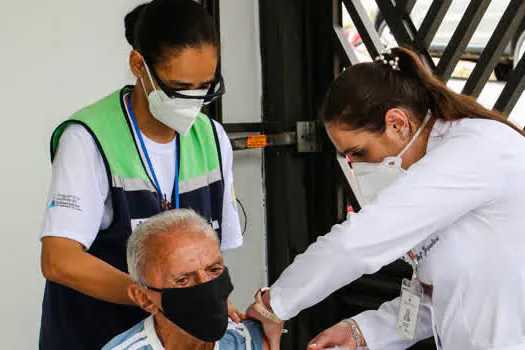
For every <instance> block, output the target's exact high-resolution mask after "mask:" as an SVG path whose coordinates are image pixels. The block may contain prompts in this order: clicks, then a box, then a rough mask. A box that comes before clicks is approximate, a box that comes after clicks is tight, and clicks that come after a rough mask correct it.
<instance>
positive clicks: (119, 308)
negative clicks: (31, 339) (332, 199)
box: [40, 0, 242, 350]
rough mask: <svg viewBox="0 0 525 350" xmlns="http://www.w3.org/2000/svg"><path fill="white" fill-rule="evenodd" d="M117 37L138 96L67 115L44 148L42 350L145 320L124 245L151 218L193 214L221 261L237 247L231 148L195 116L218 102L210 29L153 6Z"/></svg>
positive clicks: (181, 10) (190, 4)
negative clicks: (212, 234) (212, 237)
mask: <svg viewBox="0 0 525 350" xmlns="http://www.w3.org/2000/svg"><path fill="white" fill-rule="evenodd" d="M125 26H126V38H127V40H128V42H129V43H130V44H131V45H132V47H133V50H132V52H131V54H130V59H129V62H130V68H131V71H132V73H133V74H134V75H135V77H136V78H137V80H136V84H135V86H125V87H124V88H122V89H120V90H118V91H116V92H114V93H112V94H110V95H109V96H107V97H105V98H103V99H101V100H99V101H98V102H96V103H94V104H92V105H90V106H88V107H85V108H83V109H81V110H80V111H78V112H76V113H74V114H73V116H72V117H71V118H70V119H69V120H67V121H66V122H64V123H62V124H61V125H60V126H59V127H58V128H57V129H56V130H55V132H54V133H53V136H52V138H51V158H52V161H53V174H52V180H51V188H50V191H49V206H48V208H47V210H46V212H45V219H44V224H43V230H42V271H43V273H44V276H45V277H46V279H47V283H46V288H45V295H44V302H43V310H42V325H41V331H40V348H41V349H52V350H60V349H67V350H70V349H75V350H78V349H100V348H101V347H102V346H103V345H104V344H105V343H106V342H107V341H109V340H110V339H111V338H112V337H113V336H114V335H115V334H119V333H121V332H122V331H125V330H126V329H128V328H130V327H131V326H133V325H134V324H135V323H137V322H139V321H140V320H141V319H143V318H144V317H145V316H146V315H145V314H144V313H143V312H142V311H141V310H140V309H139V308H137V307H134V306H131V305H133V303H132V301H131V300H130V298H129V297H128V295H127V287H128V285H130V284H131V283H132V280H131V278H130V276H129V275H128V274H127V268H126V242H127V239H128V237H129V236H130V234H131V232H132V230H133V229H134V228H135V227H136V226H137V225H139V224H140V223H141V222H143V221H144V220H147V219H148V218H149V217H151V216H153V215H155V214H157V213H159V212H162V211H165V210H170V209H171V208H191V209H194V210H195V211H197V212H199V214H201V215H202V216H203V217H205V218H207V219H208V220H209V222H210V223H211V225H212V226H213V228H214V229H215V230H216V232H217V235H218V237H219V239H220V240H221V249H222V250H227V249H232V248H237V247H239V246H241V245H242V235H241V230H240V225H239V218H238V214H237V209H236V206H235V199H234V194H233V193H234V192H233V185H232V184H233V178H232V158H233V154H232V149H231V146H230V143H229V139H228V137H227V135H226V134H225V132H224V130H223V128H222V127H221V126H220V125H219V124H218V123H216V122H215V121H212V120H211V119H209V118H208V117H207V116H206V115H204V114H202V113H201V109H202V107H203V106H204V105H206V104H209V103H211V102H212V101H214V100H215V99H216V98H217V97H219V96H221V95H222V94H223V93H224V85H223V81H222V77H221V76H220V74H218V73H217V62H218V55H219V37H218V34H217V32H216V29H215V26H214V23H213V20H212V18H211V17H210V16H209V15H208V14H207V13H206V11H205V10H204V9H203V8H202V7H201V6H200V5H199V4H198V3H196V2H195V1H193V0H153V1H152V2H150V3H147V4H143V5H140V6H138V7H137V8H136V9H134V10H133V11H132V12H130V13H129V14H128V15H127V16H126V18H125ZM230 316H231V317H232V318H233V319H234V320H238V318H239V317H240V316H242V315H240V314H238V313H237V311H236V310H235V309H234V308H233V307H231V310H230Z"/></svg>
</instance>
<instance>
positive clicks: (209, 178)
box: [179, 168, 222, 194]
mask: <svg viewBox="0 0 525 350" xmlns="http://www.w3.org/2000/svg"><path fill="white" fill-rule="evenodd" d="M221 179H222V176H221V169H219V168H217V169H213V170H212V171H210V172H208V173H206V174H204V175H201V176H197V177H194V178H193V179H189V180H180V181H179V193H180V194H182V193H188V192H191V191H195V190H198V189H199V188H203V187H207V186H208V185H210V184H212V183H214V182H217V181H220V180H221Z"/></svg>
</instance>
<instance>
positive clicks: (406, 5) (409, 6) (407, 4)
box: [400, 0, 416, 14]
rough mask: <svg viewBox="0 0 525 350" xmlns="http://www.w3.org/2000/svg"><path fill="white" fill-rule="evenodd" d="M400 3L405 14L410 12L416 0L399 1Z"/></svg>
mask: <svg viewBox="0 0 525 350" xmlns="http://www.w3.org/2000/svg"><path fill="white" fill-rule="evenodd" d="M400 5H402V6H404V7H403V9H404V11H405V12H406V13H407V14H410V13H411V12H412V9H413V8H414V6H415V5H416V0H405V1H404V3H403V1H400Z"/></svg>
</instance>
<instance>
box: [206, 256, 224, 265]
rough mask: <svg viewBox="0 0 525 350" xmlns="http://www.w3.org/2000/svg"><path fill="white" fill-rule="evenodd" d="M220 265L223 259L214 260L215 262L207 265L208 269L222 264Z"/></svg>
mask: <svg viewBox="0 0 525 350" xmlns="http://www.w3.org/2000/svg"><path fill="white" fill-rule="evenodd" d="M222 263H223V259H222V257H218V258H217V260H215V261H214V262H212V263H211V264H210V265H208V267H213V266H214V265H217V264H222Z"/></svg>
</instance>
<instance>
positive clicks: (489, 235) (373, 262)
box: [270, 119, 525, 350]
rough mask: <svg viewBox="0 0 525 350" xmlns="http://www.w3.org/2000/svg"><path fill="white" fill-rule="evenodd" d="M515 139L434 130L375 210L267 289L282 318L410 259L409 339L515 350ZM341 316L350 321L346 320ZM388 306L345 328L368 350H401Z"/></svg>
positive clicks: (524, 297) (521, 339)
mask: <svg viewBox="0 0 525 350" xmlns="http://www.w3.org/2000/svg"><path fill="white" fill-rule="evenodd" d="M524 182H525V137H523V136H521V135H519V134H518V133H517V132H516V131H514V130H512V129H511V128H509V127H508V126H505V125H504V124H502V123H498V122H495V121H490V120H481V119H464V120H461V121H457V122H443V121H436V123H435V124H434V126H433V129H432V131H431V135H430V138H429V142H428V146H427V154H426V155H425V157H423V158H422V159H421V160H420V161H418V162H417V163H416V164H414V165H413V166H412V167H411V168H410V169H409V170H408V171H407V173H406V175H404V176H403V177H402V178H400V179H399V180H397V181H396V182H395V183H394V184H393V185H392V186H391V187H389V188H387V189H385V190H384V191H382V192H381V193H380V195H379V196H378V198H377V199H376V201H375V202H374V203H372V204H370V205H368V206H366V207H365V208H363V209H362V210H361V212H360V213H358V214H352V215H351V216H350V218H349V219H348V220H347V221H346V222H344V223H343V224H341V225H336V226H334V227H333V229H332V231H331V232H330V233H328V234H326V235H324V236H321V237H319V238H318V240H317V242H315V243H313V244H312V245H311V246H310V247H309V248H308V249H307V251H306V252H305V253H303V254H301V255H299V256H297V258H296V259H295V261H294V262H293V264H292V265H290V266H289V267H288V268H287V269H286V270H285V271H284V272H283V274H282V275H281V276H280V278H279V279H278V280H277V281H276V282H275V283H274V285H273V286H272V287H271V291H270V295H271V305H272V308H273V310H274V312H275V313H276V314H277V315H278V316H279V317H281V318H282V319H285V320H287V319H290V318H292V317H294V316H295V315H297V314H298V313H299V312H300V311H301V310H304V309H306V308H308V307H310V306H312V305H314V304H316V303H318V302H319V301H321V300H323V299H324V298H326V297H327V296H328V295H330V294H331V293H332V292H334V291H336V290H337V289H339V288H341V287H343V286H344V285H346V284H348V283H350V282H352V281H354V280H356V279H357V278H359V277H360V276H361V275H363V274H371V273H374V272H376V271H377V270H379V269H380V268H381V267H382V266H384V265H386V264H389V263H391V262H393V261H394V260H396V259H398V258H399V257H401V256H403V255H404V254H405V253H406V252H407V251H408V250H410V249H412V248H416V252H418V253H419V255H420V258H421V261H420V264H419V265H420V275H419V277H420V279H421V280H422V281H423V282H424V283H426V284H430V285H433V286H434V290H433V296H432V299H430V298H427V297H425V298H424V300H423V301H424V305H423V306H422V310H421V312H420V320H419V325H418V331H417V339H416V340H418V339H424V338H427V337H430V336H432V334H436V335H438V336H439V342H440V343H441V345H442V347H443V348H444V349H462V350H468V349H489V348H491V349H513V350H514V349H525V184H524ZM349 316H350V315H349ZM396 317H397V300H394V301H392V302H389V303H386V304H384V305H383V306H381V308H380V309H379V310H374V311H367V312H365V313H362V314H361V315H358V316H357V317H355V319H356V320H357V322H358V324H359V325H360V327H361V329H362V331H363V334H364V337H365V339H366V341H367V343H368V347H369V348H370V349H405V348H407V347H409V346H410V345H411V344H412V343H413V342H411V341H407V340H405V339H404V338H403V337H402V336H401V335H398V334H397V332H396V331H395V322H396Z"/></svg>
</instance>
